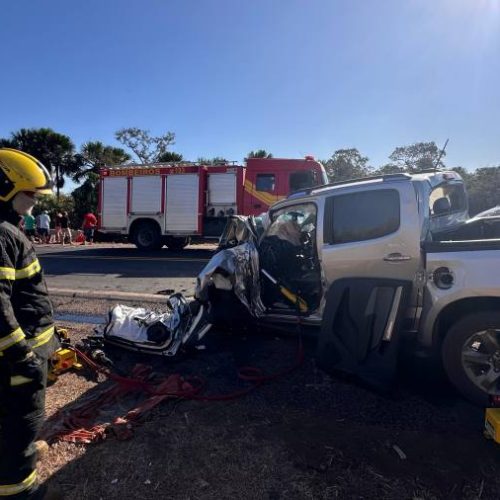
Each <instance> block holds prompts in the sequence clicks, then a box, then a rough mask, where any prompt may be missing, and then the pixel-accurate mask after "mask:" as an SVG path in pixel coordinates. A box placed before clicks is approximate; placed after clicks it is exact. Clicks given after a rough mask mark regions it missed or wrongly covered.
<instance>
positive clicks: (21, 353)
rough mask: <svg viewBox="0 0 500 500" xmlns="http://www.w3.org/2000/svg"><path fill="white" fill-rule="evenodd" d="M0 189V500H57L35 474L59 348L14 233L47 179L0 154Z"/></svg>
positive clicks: (28, 251)
mask: <svg viewBox="0 0 500 500" xmlns="http://www.w3.org/2000/svg"><path fill="white" fill-rule="evenodd" d="M0 185H1V186H2V189H0V249H1V251H0V497H1V498H7V499H12V500H42V499H43V500H48V499H56V498H62V497H61V496H60V495H58V494H57V493H56V492H54V491H52V492H48V491H47V489H46V487H45V485H39V484H38V481H37V472H36V462H37V448H41V446H37V442H36V439H37V436H38V433H39V431H40V429H41V427H42V424H43V419H44V408H45V387H46V384H47V365H48V359H49V357H50V356H51V355H52V354H53V353H54V352H55V350H56V349H57V348H58V347H59V342H58V339H57V336H56V335H55V331H54V322H53V318H52V305H51V303H50V299H49V296H48V292H47V286H46V284H45V280H44V277H43V274H42V269H41V265H40V262H39V261H38V259H37V256H36V254H35V250H34V248H33V244H32V243H31V242H30V241H29V240H28V239H27V238H26V236H25V235H24V234H23V233H22V232H21V231H20V230H19V229H18V227H17V225H18V223H19V220H20V218H21V217H23V216H24V215H26V214H30V213H31V210H32V209H33V206H34V205H35V203H36V196H38V195H44V194H50V193H52V181H51V180H50V175H49V173H48V171H47V169H46V168H45V167H44V166H43V165H42V164H41V163H40V162H39V161H38V160H37V159H35V158H33V157H32V156H30V155H28V154H26V153H23V152H21V151H17V150H15V149H8V148H0ZM38 443H40V442H38Z"/></svg>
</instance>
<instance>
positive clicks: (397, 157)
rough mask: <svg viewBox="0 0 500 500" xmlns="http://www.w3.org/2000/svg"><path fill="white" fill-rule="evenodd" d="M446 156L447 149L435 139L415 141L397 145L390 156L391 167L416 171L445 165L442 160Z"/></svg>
mask: <svg viewBox="0 0 500 500" xmlns="http://www.w3.org/2000/svg"><path fill="white" fill-rule="evenodd" d="M444 156H446V151H441V150H440V149H439V148H438V147H437V146H436V143H435V142H434V141H431V142H415V143H414V144H410V145H409V146H400V147H397V148H396V149H395V150H394V151H393V152H392V153H391V155H390V156H389V160H391V161H392V162H393V163H392V165H391V167H395V168H399V169H401V170H400V171H404V172H409V173H415V172H419V171H421V170H428V169H433V168H442V167H444V166H445V165H444V163H443V161H442V158H443V157H444Z"/></svg>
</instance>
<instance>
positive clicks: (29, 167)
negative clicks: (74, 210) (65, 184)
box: [0, 148, 53, 201]
mask: <svg viewBox="0 0 500 500" xmlns="http://www.w3.org/2000/svg"><path fill="white" fill-rule="evenodd" d="M52 188H53V183H52V180H51V178H50V174H49V172H48V170H47V169H46V168H45V167H44V166H43V165H42V163H41V162H39V161H38V160H37V159H36V158H34V157H33V156H31V155H29V154H28V153H23V152H22V151H18V150H17V149H10V148H0V201H9V200H12V198H13V197H14V196H15V195H16V194H17V193H20V192H21V191H28V192H31V193H38V194H51V193H52Z"/></svg>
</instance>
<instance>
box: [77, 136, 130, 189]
mask: <svg viewBox="0 0 500 500" xmlns="http://www.w3.org/2000/svg"><path fill="white" fill-rule="evenodd" d="M77 156H78V158H79V161H78V164H79V167H78V171H77V172H75V173H74V174H73V175H72V177H73V180H75V181H76V182H80V181H81V180H82V179H87V178H89V174H91V173H93V174H98V173H99V169H101V168H103V167H105V166H110V165H118V164H121V163H126V162H128V161H129V160H130V159H131V156H130V155H129V154H128V153H127V152H126V151H124V150H123V149H122V148H117V147H114V146H106V145H105V144H103V143H102V142H101V141H89V142H86V143H85V144H83V145H82V147H81V148H80V152H79V153H78V155H77Z"/></svg>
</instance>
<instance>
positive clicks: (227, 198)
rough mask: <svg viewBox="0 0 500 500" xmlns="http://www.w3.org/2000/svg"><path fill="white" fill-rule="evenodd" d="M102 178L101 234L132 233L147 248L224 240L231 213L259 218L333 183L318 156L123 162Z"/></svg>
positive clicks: (107, 171) (100, 195)
mask: <svg viewBox="0 0 500 500" xmlns="http://www.w3.org/2000/svg"><path fill="white" fill-rule="evenodd" d="M100 177H101V178H100V183H99V208H98V215H99V217H98V219H99V226H98V229H99V231H100V232H101V233H118V234H121V235H127V236H128V238H129V240H130V241H132V242H133V243H135V245H136V246H137V247H138V248H140V249H142V250H153V249H158V248H161V246H163V245H167V246H168V247H169V248H171V249H176V250H179V249H181V248H183V247H184V246H186V245H187V244H188V242H189V240H190V238H191V237H192V236H197V237H205V238H215V237H218V236H219V235H220V234H221V233H222V230H223V229H224V226H225V224H226V220H227V217H228V216H230V215H235V214H243V215H258V214H261V213H262V212H265V211H266V210H267V209H268V208H269V206H270V205H272V204H273V203H275V202H276V201H278V200H280V199H282V198H284V197H285V196H287V195H288V194H289V193H291V192H293V191H297V190H299V189H304V188H307V187H312V186H317V185H320V184H326V183H327V178H326V173H325V169H324V168H323V166H322V165H321V163H319V162H317V161H315V160H314V158H313V157H311V156H307V157H306V158H304V159H284V158H265V159H264V158H250V159H248V160H247V161H246V166H240V165H233V164H223V165H218V166H206V165H199V164H190V163H179V164H167V163H155V164H150V165H119V166H115V167H109V168H104V169H102V170H101V173H100Z"/></svg>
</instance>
